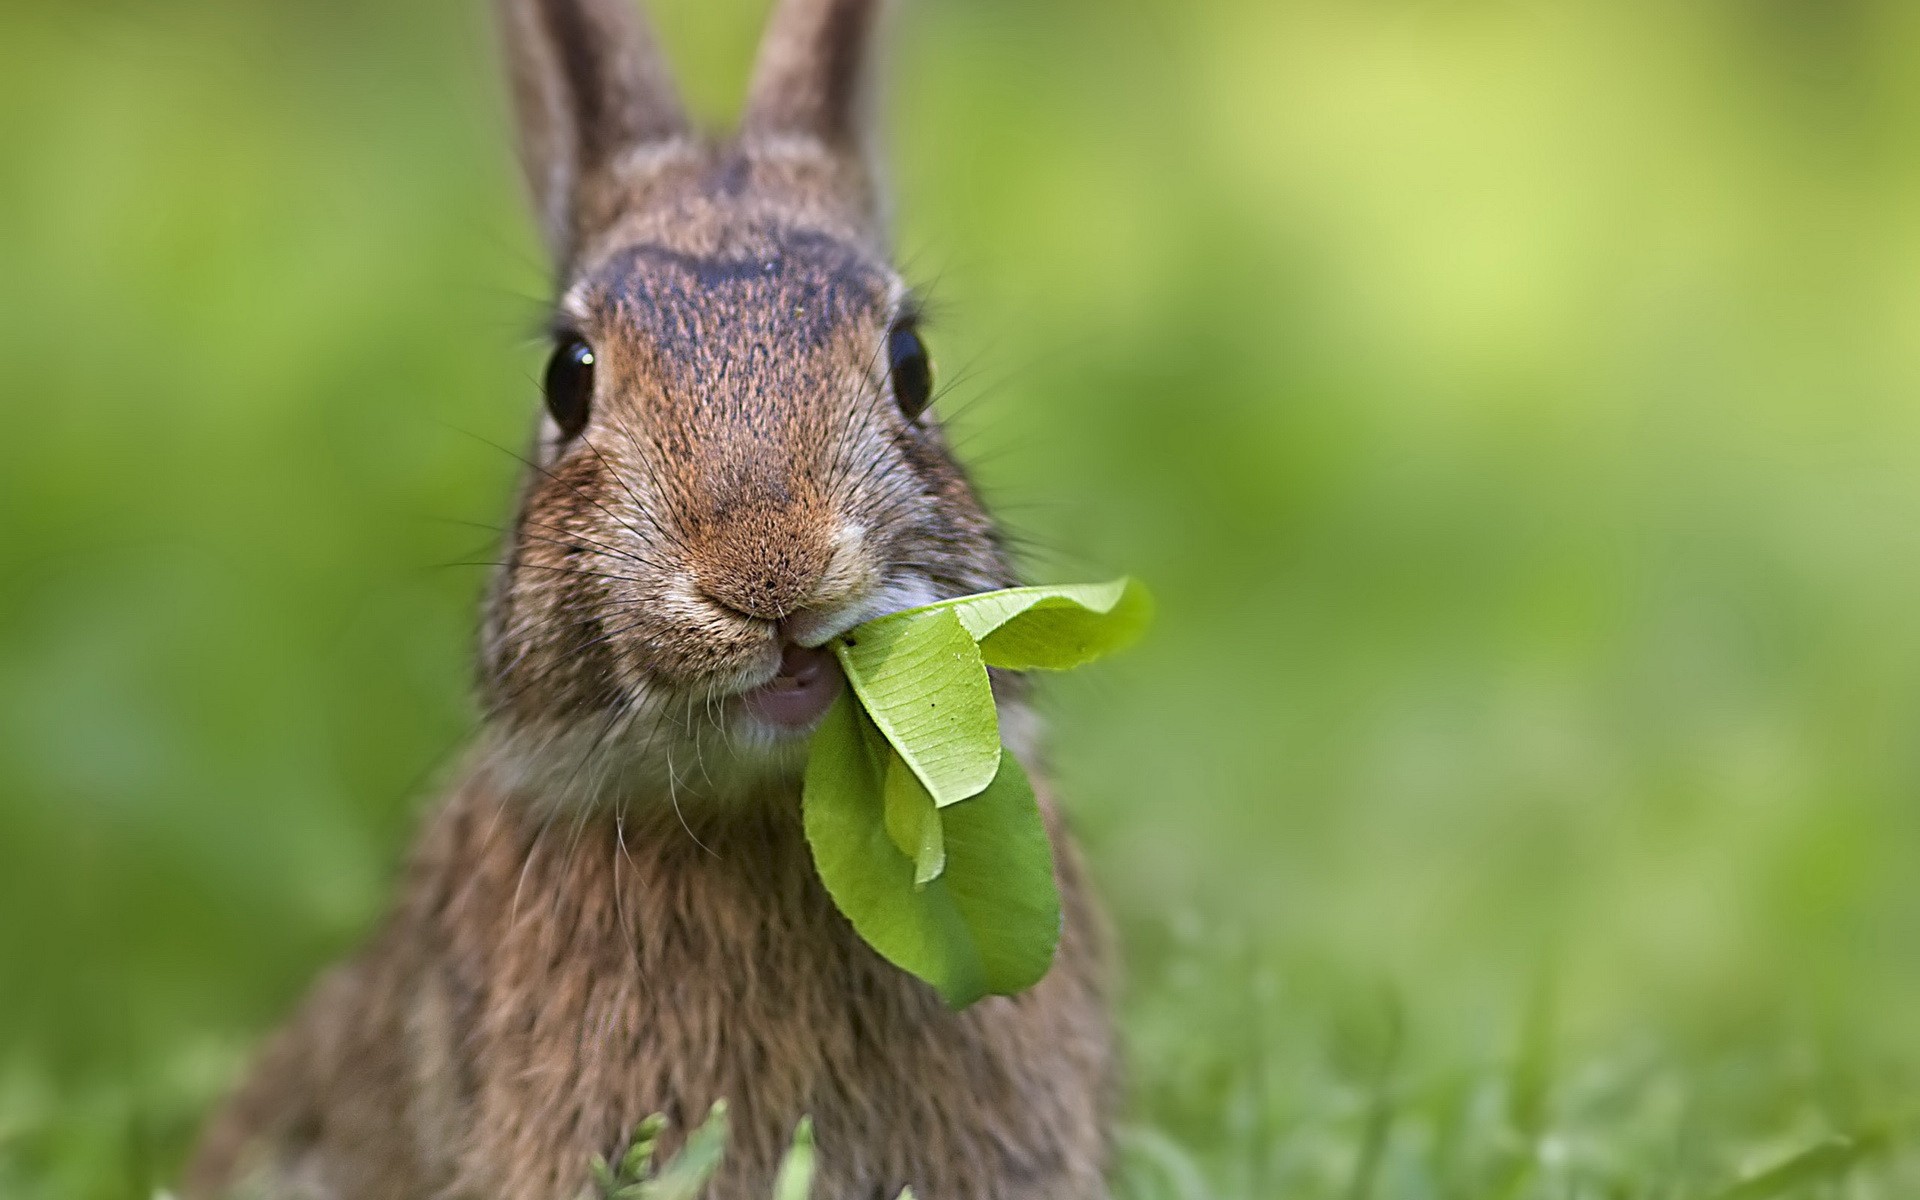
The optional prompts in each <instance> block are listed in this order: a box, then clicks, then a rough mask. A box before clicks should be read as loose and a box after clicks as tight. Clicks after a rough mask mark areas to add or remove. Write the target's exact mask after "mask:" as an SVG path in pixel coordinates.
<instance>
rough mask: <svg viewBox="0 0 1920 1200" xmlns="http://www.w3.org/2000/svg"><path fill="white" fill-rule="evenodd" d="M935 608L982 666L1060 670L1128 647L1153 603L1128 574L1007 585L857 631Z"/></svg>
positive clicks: (862, 630) (1144, 623) (862, 629)
mask: <svg viewBox="0 0 1920 1200" xmlns="http://www.w3.org/2000/svg"><path fill="white" fill-rule="evenodd" d="M941 611H945V612H951V613H952V614H953V615H954V616H955V617H956V618H958V619H959V621H960V623H961V625H962V626H963V627H965V629H966V630H967V632H968V633H969V634H971V635H972V636H973V638H974V640H975V641H977V642H979V643H980V652H981V655H982V659H983V661H984V662H985V663H986V665H987V666H990V667H1005V668H1007V669H1009V670H1016V671H1026V670H1048V671H1064V670H1067V669H1069V668H1071V667H1078V666H1081V665H1083V664H1086V663H1090V662H1092V661H1094V660H1095V659H1097V658H1101V657H1103V656H1105V655H1108V654H1111V653H1113V652H1114V651H1116V650H1120V649H1123V648H1125V647H1126V646H1128V645H1130V644H1131V643H1132V642H1133V641H1134V640H1135V639H1137V638H1138V637H1139V636H1140V634H1141V633H1142V632H1143V631H1144V630H1145V629H1146V627H1147V623H1148V622H1149V621H1150V620H1151V619H1152V617H1153V601H1152V598H1151V597H1149V596H1148V595H1147V589H1146V588H1144V587H1142V586H1141V585H1140V584H1139V583H1138V582H1136V581H1134V580H1132V579H1116V580H1114V581H1112V582H1111V583H1079V584H1061V585H1053V586H1046V587H1022V588H1008V589H1006V590H1005V591H998V592H983V593H981V594H979V595H977V596H962V597H960V598H959V599H957V600H943V601H941V602H940V603H938V604H931V605H928V606H927V607H926V608H923V609H910V610H909V611H908V612H906V613H899V614H895V616H893V617H882V618H880V620H878V621H874V622H870V623H869V624H867V625H863V626H861V627H860V629H859V630H858V632H859V633H861V634H862V635H865V634H866V633H867V632H868V630H870V629H872V628H873V627H874V626H876V625H881V624H883V623H885V622H887V621H891V620H896V619H898V618H900V617H909V616H915V615H918V614H923V613H931V612H941Z"/></svg>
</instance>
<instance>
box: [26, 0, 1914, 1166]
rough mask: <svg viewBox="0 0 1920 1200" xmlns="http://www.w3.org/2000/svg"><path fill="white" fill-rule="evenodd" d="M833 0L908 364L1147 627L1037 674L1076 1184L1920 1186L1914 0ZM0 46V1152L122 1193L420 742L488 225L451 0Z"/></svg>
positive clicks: (435, 694) (466, 39) (354, 910)
mask: <svg viewBox="0 0 1920 1200" xmlns="http://www.w3.org/2000/svg"><path fill="white" fill-rule="evenodd" d="M654 8H655V10H656V14H657V20H658V24H659V25H660V27H661V30H662V34H663V37H664V38H665V40H666V41H667V43H668V45H669V47H670V49H671V51H672V52H673V56H674V57H675V59H676V60H677V62H678V64H679V66H680V72H681V76H682V78H683V81H684V82H685V84H686V87H687V90H688V92H689V94H690V96H691V98H692V101H693V104H694V106H695V108H696V109H697V110H698V111H699V112H700V113H701V114H703V115H704V116H705V117H707V118H709V119H711V120H713V121H716V122H723V121H725V120H726V119H727V118H728V117H729V115H730V114H731V112H732V109H733V106H734V105H735V103H736V101H737V97H738V95H739V94H740V91H741V88H742V86H743V83H744V76H745V73H746V69H747V65H748V61H749V59H750V56H751V52H752V46H753V41H754V38H755V35H756V33H757V29H758V24H759V21H760V18H761V16H762V9H763V4H762V3H761V0H656V3H655V5H654ZM900 26H901V27H900V28H899V30H898V31H897V32H898V34H899V37H898V50H899V53H898V55H897V58H896V62H895V72H894V76H895V87H894V95H895V97H896V105H895V120H894V126H895V136H894V147H895V156H894V160H895V168H896V175H897V184H898V190H899V193H900V200H901V212H902V214H903V225H902V230H901V246H902V251H903V256H904V259H905V262H906V264H907V266H908V268H909V270H910V272H911V274H912V275H913V276H914V277H915V278H916V279H918V280H921V281H923V282H925V283H926V284H927V285H928V287H929V290H930V294H931V298H932V301H933V304H934V310H935V314H936V318H937V320H936V322H935V326H934V328H933V330H932V332H931V333H930V340H931V342H932V345H933V348H934V351H935V353H936V356H937V358H938V360H939V363H940V367H941V371H942V375H943V377H944V379H945V380H946V381H947V382H948V383H949V384H950V385H951V388H950V391H949V392H948V394H947V395H946V396H945V398H944V399H943V400H942V402H941V403H942V407H943V408H944V410H945V411H946V412H947V413H948V417H949V420H950V422H951V423H952V425H953V426H954V427H955V429H956V437H957V439H958V441H959V443H960V445H961V446H962V447H963V449H964V451H965V453H966V454H967V455H968V456H969V458H970V459H971V460H972V461H973V462H974V463H975V464H977V467H978V471H979V474H980V477H981V479H982V481H983V485H984V487H985V488H986V490H987V492H988V494H989V496H990V497H991V498H993V499H995V500H996V501H997V502H998V503H999V506H1000V508H1001V510H1002V511H1003V513H1004V514H1005V515H1006V517H1007V519H1008V521H1009V522H1010V523H1011V525H1012V526H1013V527H1014V528H1015V530H1017V531H1018V532H1019V533H1020V534H1021V535H1022V536H1023V537H1024V538H1026V539H1028V540H1029V541H1030V543H1031V544H1032V546H1033V547H1034V549H1033V551H1032V561H1031V567H1032V570H1033V572H1034V573H1035V574H1036V575H1039V576H1043V577H1049V578H1055V579H1080V578H1093V577H1099V576H1101V575H1103V574H1105V573H1110V572H1115V571H1120V570H1126V571H1132V572H1134V573H1137V574H1139V575H1142V576H1144V577H1145V578H1146V579H1147V580H1149V581H1150V582H1151V583H1152V585H1153V586H1154V587H1155V589H1156V591H1157V593H1158V595H1159V597H1160V600H1161V604H1162V614H1161V621H1160V624H1159V626H1158V629H1157V632H1156V634H1155V636H1154V638H1153V639H1152V640H1151V641H1150V643H1149V644H1147V645H1146V646H1145V647H1143V648H1142V649H1141V650H1139V651H1137V652H1135V653H1134V654H1132V655H1130V656H1129V657H1127V658H1125V659H1123V660H1120V661H1117V662H1116V663H1114V664H1113V665H1111V666H1109V667H1104V668H1102V669H1100V670H1099V671H1097V672H1092V673H1089V675H1088V677H1087V678H1084V679H1081V678H1070V679H1066V680H1063V681H1061V682H1060V683H1059V684H1058V685H1055V686H1052V687H1051V688H1050V691H1049V693H1048V697H1049V705H1050V707H1051V708H1052V709H1053V710H1054V711H1055V714H1056V717H1057V721H1056V725H1057V739H1056V745H1057V768H1058V775H1059V776H1060V777H1061V780H1062V783H1063V786H1064V789H1065V791H1066V792H1067V794H1068V796H1069V798H1070V804H1071V807H1072V809H1073V811H1074V813H1075V816H1076V819H1077V822H1078V825H1079V828H1080V829H1081V831H1082V833H1083V835H1084V838H1085V841H1086V843H1087V845H1088V847H1089V849H1090V853H1091V855H1092V858H1093V861H1094V863H1095V866H1096V868H1097V871H1098V874H1099V877H1100V878H1101V880H1102V882H1103V884H1104V887H1105V891H1106V894H1107V895H1108V897H1109V898H1110V901H1111V904H1112V907H1113V909H1114V911H1115V913H1116V915H1117V918H1118V921H1119V925H1120V928H1121V931H1122V934H1123V938H1124V941H1125V945H1126V947H1127V954H1128V960H1129V975H1130V978H1129V983H1128V987H1127V993H1126V997H1125V1021H1126V1028H1127V1034H1128V1044H1129V1051H1130V1057H1131V1060H1132V1072H1131V1074H1132V1092H1133V1096H1134V1100H1133V1107H1132V1114H1131V1117H1130V1122H1129V1130H1128V1134H1127V1139H1126V1143H1125V1154H1124V1156H1123V1171H1122V1180H1121V1192H1122V1194H1123V1195H1124V1196H1127V1197H1134V1198H1142V1197H1161V1196H1165V1197H1181V1198H1185V1197H1193V1196H1222V1197H1241V1196H1247V1197H1266V1196H1306V1197H1318V1196H1326V1197H1346V1198H1348V1200H1364V1198H1365V1197H1368V1196H1379V1197H1407V1198H1414V1197H1482V1196H1505V1197H1522V1196H1525V1197H1533V1196H1538V1197H1543V1198H1544V1197H1553V1198H1556V1200H1561V1198H1571V1197H1630V1196H1631V1197H1641V1196H1644V1197H1673V1198H1675V1200H1679V1198H1682V1197H1691V1196H1701V1197H1713V1196H1723V1195H1724V1196H1738V1197H1746V1198H1748V1200H1752V1198H1753V1197H1759V1196H1767V1195H1807V1196H1832V1197H1843V1196H1844V1197H1890V1198H1891V1197H1911V1196H1914V1195H1920V1153H1916V1151H1915V1148H1914V1147H1915V1139H1914V1131H1915V1129H1916V1124H1917V1123H1920V1104H1917V1103H1916V1101H1920V1091H1917V1090H1916V1084H1920V803H1917V801H1920V737H1917V736H1916V734H1917V733H1920V6H1916V5H1914V4H1912V3H1909V2H1908V0H1883V2H1877V3H1876V2H1874V0H1684V2H1683V0H1667V2H1656V0H1208V2H1206V3H1196V2H1191V0H1190V2H1186V3H1183V2H1181V0H1045V2H1037V0H926V2H924V3H920V4H917V5H912V6H910V10H909V12H908V13H907V14H906V18H905V19H904V20H903V21H902V22H901V23H900ZM0 68H4V69H0V363H3V364H4V368H5V383H4V395H5V397H6V404H5V408H4V414H5V433H4V437H0V1194H4V1195H6V1196H8V1197H103V1198H104V1197H116V1198H117V1197H144V1196H145V1195H147V1194H148V1193H149V1191H150V1189H151V1187H152V1186H153V1185H154V1184H156V1183H160V1182H164V1180H165V1179H166V1178H167V1177H168V1173H169V1172H170V1171H171V1170H172V1169H173V1167H174V1166H175V1165H176V1163H177V1161H178V1155H179V1154H180V1152H181V1148H182V1146H183V1144H184V1141H185V1139H186V1138H187V1137H188V1136H189V1135H190V1133H191V1129H192V1127H193V1124H194V1122H195V1120H196V1119H197V1116H198V1114H199V1112H200V1111H201V1110H202V1108H203V1107H204V1105H206V1104H207V1103H209V1102H210V1101H211V1099H212V1097H213V1096H215V1095H216V1094H217V1093H218V1091H219V1090H220V1089H221V1087H222V1086H223V1085H224V1083H225V1082H226V1081H227V1080H228V1079H229V1078H230V1077H231V1075H232V1073H233V1072H234V1071H236V1070H237V1069H238V1067H239V1065H240V1063H241V1062H242V1061H243V1060H244V1056H245V1053H246V1050H247V1047H248V1046H249V1045H250V1044H251V1040H252V1039H253V1038H255V1037H257V1036H258V1034H259V1033H260V1032H261V1031H263V1030H264V1029H266V1028H267V1027H268V1026H269V1025H270V1024H271V1023H272V1022H273V1021H274V1020H275V1019H276V1017H277V1016H278V1015H280V1014H282V1013H283V1012H284V1011H285V1010H286V1009H287V1007H288V1006H289V1004H290V1003H291V1002H292V1001H293V999H294V998H295V997H296V996H297V995H298V994H299V993H300V992H301V990H302V989H303V987H304V986H305V984H306V982H307V981H308V979H309V978H310V977H311V975H312V974H313V972H314V971H315V970H316V969H317V968H318V967H319V965H320V964H322V963H324V962H325V961H327V960H328V959H329V958H330V957H332V956H334V955H336V954H339V953H341V952H343V951H344V950H345V949H347V948H348V947H350V946H351V945H353V944H354V942H355V940H356V939H357V938H358V937H359V935H360V934H361V933H362V932H363V931H364V930H365V929H366V928H367V927H368V925H369V924H370V922H372V921H373V920H374V919H375V918H376V916H377V914H378V913H379V912H380V910H381V907H382V905H383V903H384V902H385V897H386V895H387V890H388V885H389V882H390V879H391V876H392V872H393V870H394V867H395V864H396V862H397V861H398V857H399V855H400V854H401V852H402V850H403V847H404V845H405V842H406V839H407V837H408V835H409V832H410V830H411V828H412V827H413V825H414V823H415V820H416V818H417V815H418V813H419V810H420V807H421V805H422V804H423V803H425V802H427V801H428V800H430V799H431V796H432V791H433V785H434V781H435V779H436V777H437V774H438V773H439V772H440V771H441V770H442V769H443V768H444V766H445V764H446V763H447V762H448V760H449V757H450V755H451V754H452V752H453V751H454V750H455V749H456V748H457V747H458V746H459V745H460V744H461V742H462V740H463V739H464V738H465V737H466V736H467V734H468V731H469V730H470V729H471V726H472V722H473V712H472V709H471V707H470V705H469V703H468V701H467V698H466V691H465V687H466V680H467V670H468V667H467V655H468V648H469V642H470V640H471V630H472V627H473V622H474V609H475V603H476V598H477V593H478V589H479V588H480V586H481V582H482V577H483V575H484V572H483V571H482V570H480V569H477V568H474V567H470V566H460V565H449V564H460V563H466V562H474V561H479V560H485V559H487V558H489V557H491V541H492V539H493V536H494V535H493V534H492V533H491V532H490V531H489V530H488V529H487V528H485V526H487V525H492V524H497V523H499V522H500V521H501V520H502V519H503V518H504V514H505V513H506V511H507V504H508V491H509V488H510V486H511V484H512V481H513V479H514V477H515V470H516V466H517V464H515V463H514V462H513V460H512V459H511V458H510V457H509V456H508V455H507V454H505V453H503V452H502V451H501V450H499V449H497V448H496V446H495V444H498V445H501V446H516V445H517V444H519V442H520V441H521V439H522V438H523V437H524V436H525V433H526V430H527V428H528V427H529V422H530V419H531V413H532V411H533V406H534V404H535V402H536V399H535V397H536V391H535V387H534V385H533V383H532V382H531V380H532V377H533V376H534V374H535V373H536V372H537V371H538V369H539V364H540V362H541V359H542V353H543V351H542V347H541V345H540V342H539V339H538V337H537V336H536V334H537V330H538V328H539V323H540V319H541V317H542V315H543V310H542V301H543V294H542V293H543V289H544V286H545V283H546V269H545V267H544V266H543V264H542V262H541V260H540V254H539V250H538V248H537V246H536V244H535V241H534V238H533V235H532V232H531V229H530V227H529V222H528V221H527V220H526V219H525V217H524V215H523V212H522V206H521V201H520V195H519V191H518V177H517V175H516V174H515V172H514V168H513V165H512V160H511V157H510V154H509V150H508V143H507V130H506V120H505V115H504V102H503V99H502V96H501V90H500V88H499V86H498V84H497V82H496V72H495V53H494V46H493V44H492V36H491V32H490V30H489V28H488V23H487V20H486V13H485V6H483V5H481V4H478V3H476V2H474V0H416V2H413V3H405V4H395V3H390V2H385V0H379V2H376V0H329V2H327V3H319V2H308V3H294V2H292V0H275V2H272V3H265V2H261V0H192V2H189V0H118V2H99V0H78V2H66V3H59V4H52V3H37V4H27V3H23V2H20V0H15V2H13V3H9V4H6V5H5V6H4V7H0ZM1796 1156H1798V1157H1796ZM1782 1163H1784V1164H1785V1167H1784V1168H1783V1169H1781V1170H1776V1171H1774V1173H1773V1174H1766V1172H1767V1171H1768V1170H1769V1169H1770V1168H1773V1167H1775V1166H1776V1165H1778V1164H1782ZM1756 1173H1758V1174H1757V1175H1756ZM1743 1179H1744V1180H1746V1181H1747V1182H1746V1183H1745V1184H1741V1183H1740V1181H1741V1180H1743ZM1741 1187H1745V1188H1746V1189H1747V1190H1745V1191H1741V1190H1739V1189H1740V1188H1741ZM1728 1189H1731V1190H1728ZM930 1200H938V1198H930Z"/></svg>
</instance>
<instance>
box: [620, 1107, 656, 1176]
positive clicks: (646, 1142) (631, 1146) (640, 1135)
mask: <svg viewBox="0 0 1920 1200" xmlns="http://www.w3.org/2000/svg"><path fill="white" fill-rule="evenodd" d="M666 1127H667V1118H666V1117H665V1116H664V1115H662V1114H660V1113H654V1114H653V1115H652V1116H650V1117H648V1118H647V1119H646V1120H644V1121H641V1122H640V1123H639V1124H638V1125H636V1126H634V1127H633V1137H632V1140H631V1141H629V1142H628V1143H627V1152H626V1153H625V1154H623V1155H621V1156H620V1179H621V1181H622V1182H632V1181H633V1180H636V1179H645V1178H646V1177H647V1171H648V1170H649V1169H650V1168H651V1167H652V1166H653V1149H654V1146H655V1145H656V1144H657V1143H658V1142H659V1140H660V1134H661V1133H662V1132H663V1131H664V1130H665V1129H666Z"/></svg>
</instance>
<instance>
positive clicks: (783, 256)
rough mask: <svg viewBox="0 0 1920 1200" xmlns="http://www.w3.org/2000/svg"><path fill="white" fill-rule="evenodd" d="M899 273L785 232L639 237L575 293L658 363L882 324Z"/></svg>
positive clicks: (803, 349) (855, 250)
mask: <svg viewBox="0 0 1920 1200" xmlns="http://www.w3.org/2000/svg"><path fill="white" fill-rule="evenodd" d="M902 292H903V289H902V288H901V286H900V284H899V281H898V279H897V278H896V277H895V276H894V274H893V273H892V272H891V271H890V270H888V269H887V268H886V267H885V266H884V265H883V264H881V263H878V262H876V261H875V260H874V259H873V257H872V256H871V255H870V254H869V253H867V252H865V251H864V250H863V249H862V248H860V247H858V246H855V245H853V244H850V243H848V242H845V241H842V240H840V239H838V238H835V237H833V236H831V235H828V234H822V233H817V232H811V231H792V232H785V233H779V234H773V235H766V236H761V237H756V238H752V239H750V240H746V241H745V243H744V244H736V245H733V246H728V247H724V248H720V249H717V250H714V251H712V252H699V251H693V250H687V249H683V248H679V247H674V246H669V245H661V244H651V243H642V244H637V245H630V246H627V247H625V248H623V249H621V250H618V251H616V252H614V253H612V254H610V255H608V256H607V257H606V259H604V260H603V261H602V262H601V263H600V264H599V265H598V266H597V267H596V268H595V269H594V270H593V272H592V273H591V274H590V275H589V276H588V277H587V278H586V279H585V280H583V281H582V283H581V285H580V286H579V287H577V288H575V289H574V292H573V298H574V299H575V302H576V303H578V304H580V305H581V306H583V307H584V308H585V309H586V310H588V312H589V313H590V314H591V315H590V317H589V319H590V320H593V321H596V323H600V322H604V323H607V324H610V325H611V326H612V329H611V330H610V332H613V333H614V334H616V335H619V334H622V333H630V334H632V335H635V336H637V337H638V338H640V339H641V340H643V341H644V342H645V343H647V348H648V349H649V350H650V351H651V352H652V356H654V357H656V358H657V359H658V360H659V361H661V362H662V364H663V365H670V364H680V365H692V364H694V363H697V362H699V361H700V360H702V359H704V358H708V357H711V356H714V355H716V354H720V355H724V356H726V357H728V358H732V357H734V356H735V355H736V354H738V353H739V352H743V351H749V350H754V351H756V352H757V353H765V352H767V351H772V352H774V353H775V354H776V355H777V354H782V353H784V354H789V355H802V356H804V355H807V354H810V353H815V352H818V351H820V350H823V349H826V348H828V347H830V346H832V345H833V344H835V343H836V342H837V341H838V340H840V339H843V338H845V337H846V335H848V334H849V333H855V332H860V331H870V330H872V329H873V328H874V327H875V326H876V325H879V324H883V323H884V322H885V321H886V320H887V319H888V317H889V315H890V314H891V312H892V310H893V309H894V307H895V306H896V305H897V304H898V303H899V301H900V299H901V295H902Z"/></svg>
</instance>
